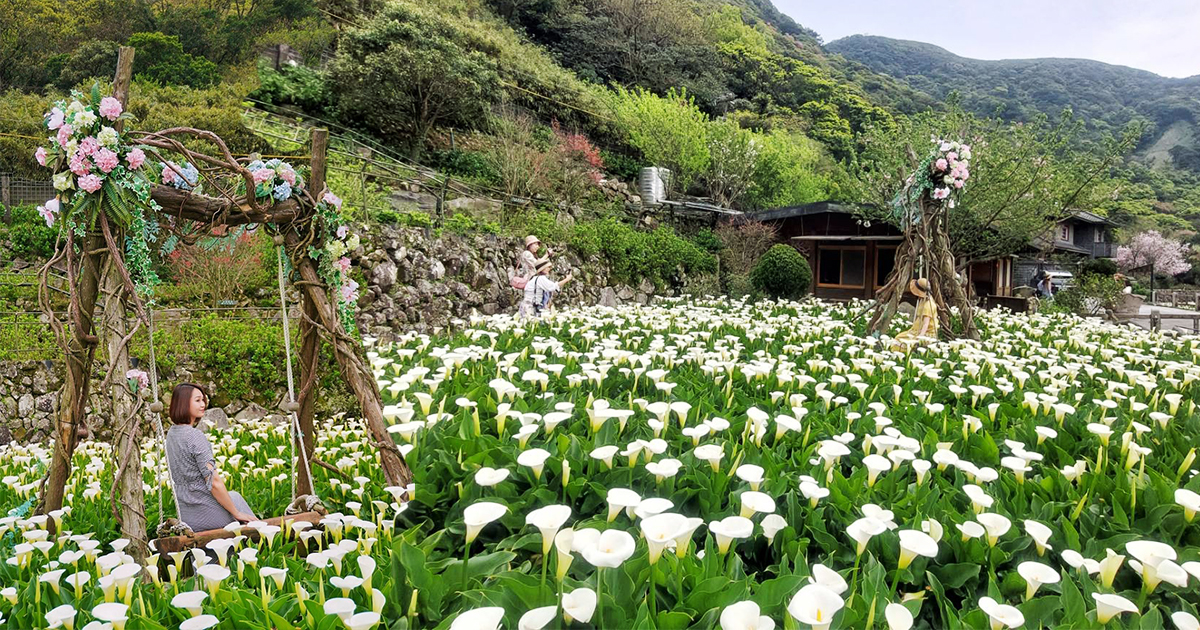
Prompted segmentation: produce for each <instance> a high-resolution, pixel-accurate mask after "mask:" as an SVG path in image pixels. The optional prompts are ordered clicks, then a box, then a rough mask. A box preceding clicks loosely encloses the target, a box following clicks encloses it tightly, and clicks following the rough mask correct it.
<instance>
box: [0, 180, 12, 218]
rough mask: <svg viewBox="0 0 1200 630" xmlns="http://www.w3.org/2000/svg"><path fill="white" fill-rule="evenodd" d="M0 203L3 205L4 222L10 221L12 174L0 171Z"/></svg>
mask: <svg viewBox="0 0 1200 630" xmlns="http://www.w3.org/2000/svg"><path fill="white" fill-rule="evenodd" d="M0 205H3V206H4V222H5V223H11V222H12V209H11V208H12V175H11V174H10V173H0Z"/></svg>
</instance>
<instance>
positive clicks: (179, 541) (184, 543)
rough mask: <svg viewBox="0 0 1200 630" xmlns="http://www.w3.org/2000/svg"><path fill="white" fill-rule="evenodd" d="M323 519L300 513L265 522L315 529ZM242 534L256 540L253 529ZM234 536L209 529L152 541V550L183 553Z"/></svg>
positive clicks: (227, 532)
mask: <svg viewBox="0 0 1200 630" xmlns="http://www.w3.org/2000/svg"><path fill="white" fill-rule="evenodd" d="M323 518H325V516H324V515H322V514H320V513H318V512H302V513H300V514H294V515H292V516H276V517H274V518H269V519H267V520H266V521H265V522H266V524H267V525H277V526H279V527H284V521H287V522H289V523H294V522H304V523H311V524H312V525H313V526H314V527H317V526H318V523H320V522H321V519H323ZM285 529H286V528H285ZM242 534H245V535H246V536H247V537H248V538H249V539H250V540H258V532H256V531H254V530H253V529H249V528H243V529H242ZM234 536H237V534H234V533H233V532H231V531H229V530H227V529H210V530H208V531H204V532H196V533H195V534H194V535H192V536H170V537H167V538H159V539H158V540H156V541H154V550H155V552H157V553H160V554H163V553H173V552H176V551H183V550H184V549H193V548H196V547H203V546H204V545H207V544H208V543H210V542H212V541H214V540H220V539H221V538H233V537H234Z"/></svg>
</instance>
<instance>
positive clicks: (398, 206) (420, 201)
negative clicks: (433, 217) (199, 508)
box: [388, 190, 437, 214]
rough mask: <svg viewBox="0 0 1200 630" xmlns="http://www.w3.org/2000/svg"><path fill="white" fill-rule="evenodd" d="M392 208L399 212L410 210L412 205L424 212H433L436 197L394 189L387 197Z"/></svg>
mask: <svg viewBox="0 0 1200 630" xmlns="http://www.w3.org/2000/svg"><path fill="white" fill-rule="evenodd" d="M388 201H390V202H391V204H392V208H393V209H395V210H397V211H400V212H410V211H412V210H413V205H416V206H417V207H416V209H417V210H420V211H421V212H424V213H426V214H433V213H434V212H435V211H437V197H434V196H433V195H430V194H428V193H420V192H410V191H407V190H396V191H393V192H392V194H391V195H390V196H389V197H388Z"/></svg>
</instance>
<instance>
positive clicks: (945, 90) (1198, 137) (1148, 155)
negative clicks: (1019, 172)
mask: <svg viewBox="0 0 1200 630" xmlns="http://www.w3.org/2000/svg"><path fill="white" fill-rule="evenodd" d="M826 49H827V50H829V51H830V52H833V53H838V54H841V55H843V56H845V57H846V58H847V59H850V60H854V61H858V62H861V63H863V64H865V65H866V66H867V67H869V68H871V69H872V70H874V71H876V72H880V73H883V74H886V75H888V76H890V77H893V78H895V79H898V80H901V81H904V82H905V83H907V84H908V85H909V86H910V87H912V88H913V89H915V90H919V91H921V92H925V93H927V94H930V95H933V96H934V97H936V98H938V99H939V100H944V99H946V98H947V97H948V96H949V95H950V94H951V93H952V92H954V93H957V94H958V95H959V97H960V99H961V103H962V105H963V107H964V108H966V109H967V110H968V111H972V112H974V113H976V114H979V115H981V116H991V115H996V116H1000V117H1001V118H1003V119H1005V120H1013V121H1023V120H1030V119H1031V118H1033V117H1034V116H1036V115H1039V114H1044V115H1048V116H1057V115H1058V114H1059V113H1060V112H1061V111H1062V110H1063V108H1066V107H1070V108H1071V109H1072V110H1073V111H1074V113H1075V114H1076V115H1077V116H1079V117H1080V118H1082V119H1083V120H1084V121H1085V122H1086V123H1087V125H1088V127H1089V129H1091V130H1092V131H1093V132H1094V133H1096V132H1105V131H1108V132H1111V131H1114V130H1117V129H1120V128H1121V127H1122V126H1123V125H1125V124H1126V123H1128V122H1129V121H1131V120H1137V119H1144V120H1146V121H1148V122H1149V123H1150V124H1151V126H1150V127H1149V128H1148V129H1147V132H1146V134H1145V135H1144V136H1143V138H1142V141H1141V144H1140V146H1139V147H1138V148H1139V156H1140V157H1142V158H1144V159H1145V161H1146V163H1147V164H1149V165H1152V166H1158V167H1166V166H1170V165H1173V166H1176V167H1178V168H1183V169H1187V170H1192V171H1200V134H1198V132H1197V129H1198V128H1197V124H1198V122H1200V76H1194V77H1190V78H1186V79H1170V78H1166V77H1161V76H1158V75H1156V74H1154V73H1152V72H1146V71H1144V70H1137V69H1134V68H1127V67H1123V66H1114V65H1110V64H1106V63H1101V62H1098V61H1090V60H1086V59H1011V60H1001V61H984V60H979V59H968V58H965V57H960V56H958V55H955V54H953V53H951V52H949V51H947V50H945V49H942V48H939V47H937V46H934V45H932V44H924V43H921V42H913V41H905V40H898V39H889V38H886V37H874V36H866V35H854V36H851V37H846V38H843V39H839V40H837V41H834V42H830V43H829V44H827V45H826Z"/></svg>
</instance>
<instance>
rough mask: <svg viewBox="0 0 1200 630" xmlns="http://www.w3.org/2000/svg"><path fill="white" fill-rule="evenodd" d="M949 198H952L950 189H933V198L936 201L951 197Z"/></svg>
mask: <svg viewBox="0 0 1200 630" xmlns="http://www.w3.org/2000/svg"><path fill="white" fill-rule="evenodd" d="M949 196H950V189H949V188H934V189H933V198H934V199H945V198H946V197H949Z"/></svg>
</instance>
